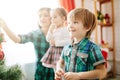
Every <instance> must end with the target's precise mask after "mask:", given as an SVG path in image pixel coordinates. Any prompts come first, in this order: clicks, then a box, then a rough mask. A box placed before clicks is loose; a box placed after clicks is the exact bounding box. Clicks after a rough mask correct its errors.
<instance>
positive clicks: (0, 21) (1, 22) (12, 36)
mask: <svg viewBox="0 0 120 80" xmlns="http://www.w3.org/2000/svg"><path fill="white" fill-rule="evenodd" d="M0 27H1V28H2V29H3V30H4V31H5V32H6V34H7V35H8V37H9V38H10V39H12V40H13V41H14V42H16V43H19V42H20V41H21V39H20V37H19V36H16V35H15V34H14V33H13V32H12V31H11V30H10V29H9V28H8V27H7V25H6V23H5V21H4V20H3V19H1V18H0Z"/></svg>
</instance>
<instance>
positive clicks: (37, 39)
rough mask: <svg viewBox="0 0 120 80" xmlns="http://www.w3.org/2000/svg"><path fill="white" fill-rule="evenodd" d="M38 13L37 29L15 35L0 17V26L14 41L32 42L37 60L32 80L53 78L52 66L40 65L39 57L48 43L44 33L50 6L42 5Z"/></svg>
mask: <svg viewBox="0 0 120 80" xmlns="http://www.w3.org/2000/svg"><path fill="white" fill-rule="evenodd" d="M38 15H39V25H38V27H39V28H38V29H37V30H35V31H31V32H29V33H28V34H24V35H19V36H17V35H15V34H14V33H13V32H12V31H11V30H10V29H9V28H8V27H7V25H6V24H5V22H4V21H3V20H2V19H0V26H1V27H2V28H3V30H4V31H5V32H6V33H7V35H8V36H9V37H10V38H11V39H12V40H13V41H14V42H16V43H21V44H23V43H27V42H32V43H33V45H34V48H35V51H36V56H37V61H36V71H35V79H34V80H54V70H53V68H47V67H44V66H43V65H42V63H41V62H40V59H41V58H42V56H43V55H44V54H45V52H46V51H47V49H48V48H49V43H48V42H47V41H46V38H45V37H46V34H47V31H48V29H49V26H50V24H51V21H50V19H51V18H50V8H47V7H43V8H41V9H40V10H39V11H38Z"/></svg>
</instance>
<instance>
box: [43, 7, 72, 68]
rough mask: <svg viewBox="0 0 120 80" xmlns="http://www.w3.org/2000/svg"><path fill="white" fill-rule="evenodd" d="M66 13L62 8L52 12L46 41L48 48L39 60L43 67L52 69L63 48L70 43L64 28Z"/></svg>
mask: <svg viewBox="0 0 120 80" xmlns="http://www.w3.org/2000/svg"><path fill="white" fill-rule="evenodd" d="M66 15H67V14H66V11H65V10H64V9H63V8H56V9H55V10H53V12H52V20H51V22H52V24H51V26H50V28H49V31H48V33H47V36H46V39H47V41H48V42H49V43H50V48H49V49H48V51H47V52H46V54H45V55H44V56H43V58H42V59H41V62H42V64H43V65H44V66H46V67H50V68H54V69H55V67H56V63H57V61H58V60H59V57H60V55H61V51H62V49H63V46H65V45H66V44H68V43H69V42H70V38H69V34H68V30H67V27H66V26H65V21H66V17H67V16H66Z"/></svg>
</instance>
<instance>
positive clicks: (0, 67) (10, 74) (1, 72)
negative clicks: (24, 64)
mask: <svg viewBox="0 0 120 80" xmlns="http://www.w3.org/2000/svg"><path fill="white" fill-rule="evenodd" d="M4 63H5V61H4V60H0V79H1V80H22V77H23V73H22V70H21V67H20V66H19V65H13V66H9V67H8V66H5V64H4Z"/></svg>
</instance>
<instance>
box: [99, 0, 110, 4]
mask: <svg viewBox="0 0 120 80" xmlns="http://www.w3.org/2000/svg"><path fill="white" fill-rule="evenodd" d="M97 1H98V2H99V3H100V4H103V3H107V2H110V1H111V0H97Z"/></svg>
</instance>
